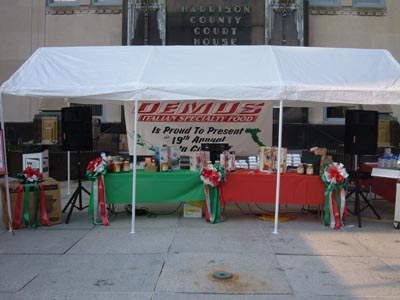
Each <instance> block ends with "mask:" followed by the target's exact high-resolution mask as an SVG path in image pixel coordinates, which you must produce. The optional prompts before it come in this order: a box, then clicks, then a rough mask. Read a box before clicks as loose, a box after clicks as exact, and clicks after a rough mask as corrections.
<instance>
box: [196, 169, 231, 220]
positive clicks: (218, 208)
mask: <svg viewBox="0 0 400 300" xmlns="http://www.w3.org/2000/svg"><path fill="white" fill-rule="evenodd" d="M200 178H201V180H202V181H203V183H204V193H205V198H206V201H205V211H206V221H207V222H210V223H211V224H216V223H219V222H221V221H222V220H223V219H222V211H223V208H224V203H223V202H222V201H221V197H220V185H221V184H222V183H223V182H224V181H225V178H226V173H225V170H224V168H223V167H222V166H219V165H209V166H206V167H204V168H203V169H202V170H201V174H200Z"/></svg>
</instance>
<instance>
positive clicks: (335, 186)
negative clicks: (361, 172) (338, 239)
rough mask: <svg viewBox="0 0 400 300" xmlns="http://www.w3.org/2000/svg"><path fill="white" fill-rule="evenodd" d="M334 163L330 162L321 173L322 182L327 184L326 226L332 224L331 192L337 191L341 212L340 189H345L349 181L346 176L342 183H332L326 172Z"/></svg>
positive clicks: (336, 196)
mask: <svg viewBox="0 0 400 300" xmlns="http://www.w3.org/2000/svg"><path fill="white" fill-rule="evenodd" d="M332 165H334V163H332V162H330V163H328V164H327V165H326V166H325V168H324V172H323V173H322V174H321V179H322V182H323V183H324V184H325V193H324V195H325V203H324V224H325V225H326V226H329V225H330V213H329V203H330V201H331V193H332V192H334V193H335V200H336V203H337V207H338V211H339V213H340V209H341V199H340V190H341V189H344V187H345V186H346V185H347V183H348V178H345V179H344V180H343V182H342V183H336V184H334V183H331V182H330V181H329V180H328V179H327V178H326V176H325V172H326V171H327V170H328V169H329V168H330V167H331V166H332Z"/></svg>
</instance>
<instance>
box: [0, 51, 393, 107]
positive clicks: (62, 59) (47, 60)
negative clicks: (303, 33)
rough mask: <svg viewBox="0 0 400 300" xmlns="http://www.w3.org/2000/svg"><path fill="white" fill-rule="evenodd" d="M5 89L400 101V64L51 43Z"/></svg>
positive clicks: (362, 58)
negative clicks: (53, 45)
mask: <svg viewBox="0 0 400 300" xmlns="http://www.w3.org/2000/svg"><path fill="white" fill-rule="evenodd" d="M1 92H2V93H4V94H13V95H22V96H38V97H62V98H78V99H82V101H86V100H90V99H96V100H100V101H102V100H114V101H130V100H209V99H213V100H285V105H290V104H291V103H294V102H291V101H292V100H296V101H295V102H298V100H301V101H308V102H319V103H321V102H323V103H324V102H326V103H327V104H332V103H340V104H372V105H374V104H400V65H399V63H398V62H397V61H396V60H395V59H394V58H393V57H392V55H391V54H390V53H389V52H388V51H387V50H375V49H343V48H314V47H282V46H234V47H233V46H207V47H205V46H105V47H46V48H39V49H38V50H37V51H36V52H35V53H33V55H32V56H31V57H30V58H29V59H28V60H27V61H26V62H25V63H24V64H23V65H22V66H21V68H20V69H19V70H17V71H16V72H15V73H14V74H13V75H12V76H11V78H10V79H9V80H7V81H6V82H4V83H3V85H2V86H1ZM74 100H75V99H74ZM311 104H312V103H311Z"/></svg>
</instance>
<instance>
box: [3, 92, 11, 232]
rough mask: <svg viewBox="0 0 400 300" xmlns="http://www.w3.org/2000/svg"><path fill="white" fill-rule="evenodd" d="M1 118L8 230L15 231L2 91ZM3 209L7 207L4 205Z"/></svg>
mask: <svg viewBox="0 0 400 300" xmlns="http://www.w3.org/2000/svg"><path fill="white" fill-rule="evenodd" d="M0 119H1V130H2V131H3V134H2V137H1V139H2V141H1V142H2V145H3V149H1V150H2V151H3V154H4V157H3V161H4V170H5V176H4V180H5V186H6V200H7V211H8V215H9V217H10V218H9V222H8V223H9V224H8V230H9V231H10V232H13V228H12V216H11V203H10V190H9V186H8V168H7V149H6V130H5V127H4V116H3V95H2V94H1V93H0ZM3 209H5V208H4V207H3Z"/></svg>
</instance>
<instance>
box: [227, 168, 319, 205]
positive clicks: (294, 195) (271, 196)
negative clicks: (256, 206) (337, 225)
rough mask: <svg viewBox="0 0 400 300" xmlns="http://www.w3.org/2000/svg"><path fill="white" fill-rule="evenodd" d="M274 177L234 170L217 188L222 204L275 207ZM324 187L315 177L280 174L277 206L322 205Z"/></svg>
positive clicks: (266, 174)
mask: <svg viewBox="0 0 400 300" xmlns="http://www.w3.org/2000/svg"><path fill="white" fill-rule="evenodd" d="M275 190H276V174H268V173H262V172H259V171H251V170H237V171H235V172H232V173H228V174H227V180H226V182H225V183H224V184H223V185H222V186H221V197H222V199H223V201H225V202H255V203H275V195H276V194H275ZM324 192H325V187H324V183H323V182H322V180H321V178H320V177H319V176H318V175H302V174H297V173H291V172H290V173H285V174H281V190H280V204H300V205H324Z"/></svg>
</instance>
